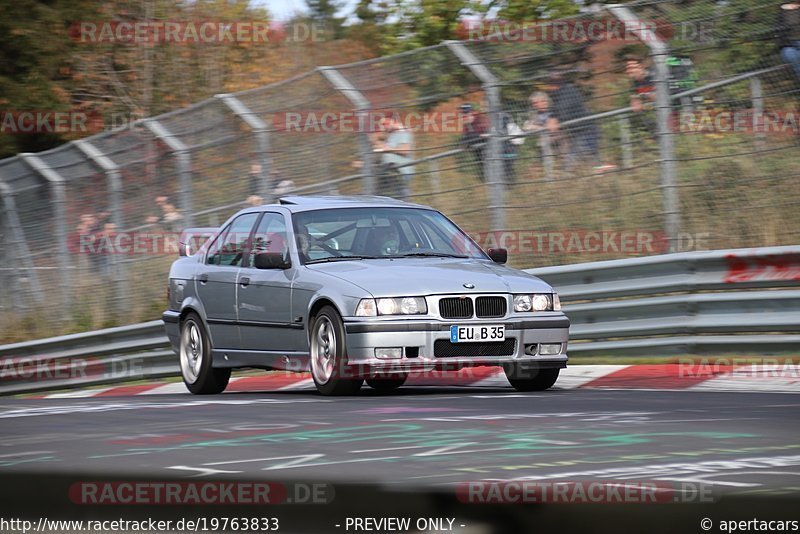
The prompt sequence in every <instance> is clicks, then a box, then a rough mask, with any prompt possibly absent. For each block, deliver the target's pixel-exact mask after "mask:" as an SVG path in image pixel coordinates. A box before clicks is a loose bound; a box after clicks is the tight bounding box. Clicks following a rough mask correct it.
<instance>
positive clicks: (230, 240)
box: [206, 213, 258, 266]
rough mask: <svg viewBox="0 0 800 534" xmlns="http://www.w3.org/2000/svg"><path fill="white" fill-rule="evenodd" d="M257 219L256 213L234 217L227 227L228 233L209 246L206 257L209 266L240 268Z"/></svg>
mask: <svg viewBox="0 0 800 534" xmlns="http://www.w3.org/2000/svg"><path fill="white" fill-rule="evenodd" d="M256 219H258V213H245V214H244V215H240V216H238V217H236V218H235V219H234V220H233V222H232V223H231V224H230V226H229V227H228V232H227V233H226V234H225V235H224V236H223V237H222V239H218V240H217V242H216V243H214V244H213V245H212V246H211V249H210V250H209V251H208V256H206V263H207V264H209V265H231V266H240V265H241V264H242V258H243V257H244V253H245V252H246V251H247V245H248V242H249V240H250V232H251V231H252V229H253V225H254V224H255V222H256Z"/></svg>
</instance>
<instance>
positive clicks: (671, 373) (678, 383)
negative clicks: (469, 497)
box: [32, 364, 800, 399]
mask: <svg viewBox="0 0 800 534" xmlns="http://www.w3.org/2000/svg"><path fill="white" fill-rule="evenodd" d="M406 385H407V386H440V387H447V386H462V387H478V388H480V387H489V388H510V387H511V385H510V384H509V383H508V380H506V377H505V375H504V374H503V371H502V369H500V368H499V367H474V368H468V369H462V370H460V371H455V372H454V371H448V372H428V373H412V374H411V376H409V378H408V381H407V382H406ZM579 388H580V389H656V390H658V389H662V390H688V391H732V392H761V393H768V392H772V393H800V365H795V364H781V365H742V366H731V365H726V366H722V365H720V366H702V365H699V366H694V365H686V364H654V365H574V366H572V367H568V368H566V369H562V370H561V374H560V376H559V378H558V382H556V385H555V386H554V388H553V389H579ZM313 389H314V382H313V380H312V379H311V377H310V375H309V374H308V373H283V372H273V373H264V374H263V375H257V376H243V377H235V378H231V381H230V384H229V385H228V388H227V389H226V390H225V391H226V393H227V392H249V393H266V392H275V391H305V390H308V391H311V390H313ZM168 394H188V391H187V390H186V387H185V386H184V385H183V383H182V382H171V383H164V382H153V383H150V384H135V385H124V384H123V385H117V386H110V387H101V388H93V389H80V390H72V391H66V392H60V393H52V394H44V395H42V394H38V395H34V396H32V397H36V398H52V399H64V398H85V397H127V396H131V395H168Z"/></svg>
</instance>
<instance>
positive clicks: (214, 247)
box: [206, 225, 231, 265]
mask: <svg viewBox="0 0 800 534" xmlns="http://www.w3.org/2000/svg"><path fill="white" fill-rule="evenodd" d="M230 229H231V225H228V226H226V227H225V228H224V229H223V230H221V231H220V232H219V233H218V234H217V235H215V236H214V238H213V239H214V240H213V241H212V242H211V244H210V245H208V252H207V253H206V263H207V264H209V265H214V264H218V263H219V248H220V246H221V245H222V242H223V241H224V240H225V236H226V235H227V234H228V230H230Z"/></svg>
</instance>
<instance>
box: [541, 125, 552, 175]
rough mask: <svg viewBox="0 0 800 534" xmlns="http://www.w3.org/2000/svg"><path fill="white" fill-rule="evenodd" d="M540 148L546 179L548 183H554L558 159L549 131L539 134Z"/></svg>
mask: <svg viewBox="0 0 800 534" xmlns="http://www.w3.org/2000/svg"><path fill="white" fill-rule="evenodd" d="M539 148H540V149H541V151H542V168H543V169H544V179H545V181H547V182H552V181H553V169H554V168H555V162H556V157H555V155H554V154H553V143H552V142H551V139H550V132H549V131H547V129H545V130H542V131H541V133H539Z"/></svg>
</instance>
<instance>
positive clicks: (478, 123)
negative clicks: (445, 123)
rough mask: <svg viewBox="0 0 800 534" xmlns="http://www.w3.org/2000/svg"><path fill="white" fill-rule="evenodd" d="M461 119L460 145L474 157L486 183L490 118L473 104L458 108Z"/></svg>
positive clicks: (479, 176) (479, 175)
mask: <svg viewBox="0 0 800 534" xmlns="http://www.w3.org/2000/svg"><path fill="white" fill-rule="evenodd" d="M458 112H459V116H460V119H461V139H460V144H461V146H462V147H463V148H464V149H465V150H468V151H469V153H470V154H471V155H472V159H473V161H474V162H475V165H477V167H478V178H480V180H481V181H482V182H484V181H486V173H485V170H484V158H485V154H486V137H488V135H489V130H490V127H489V126H490V125H489V117H487V116H486V114H485V113H478V112H477V111H476V110H475V107H474V106H473V105H472V104H469V103H465V104H461V106H459V108H458Z"/></svg>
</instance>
